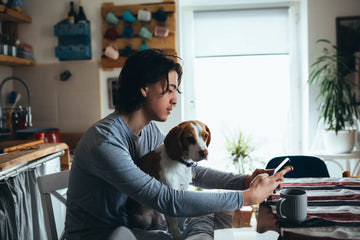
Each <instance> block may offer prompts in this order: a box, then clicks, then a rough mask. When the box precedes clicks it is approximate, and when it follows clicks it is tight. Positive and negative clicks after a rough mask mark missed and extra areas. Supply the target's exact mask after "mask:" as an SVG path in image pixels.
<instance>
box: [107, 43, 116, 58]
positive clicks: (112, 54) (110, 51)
mask: <svg viewBox="0 0 360 240" xmlns="http://www.w3.org/2000/svg"><path fill="white" fill-rule="evenodd" d="M104 54H105V56H107V57H108V58H110V59H113V60H116V59H118V58H119V50H118V49H117V47H116V46H115V45H113V44H110V45H109V46H107V47H106V48H105V52H104Z"/></svg>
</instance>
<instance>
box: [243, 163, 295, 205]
mask: <svg viewBox="0 0 360 240" xmlns="http://www.w3.org/2000/svg"><path fill="white" fill-rule="evenodd" d="M293 169H294V168H293V167H292V166H288V167H286V168H284V169H283V170H281V171H279V172H277V173H276V174H274V175H272V176H269V173H272V171H273V169H272V170H270V172H269V173H268V172H265V173H260V174H257V175H255V177H254V179H253V180H252V181H251V182H250V186H249V189H247V190H245V191H244V192H243V196H244V206H249V205H254V204H258V203H261V202H263V201H264V200H265V199H267V198H268V197H269V196H270V195H271V194H272V193H273V192H274V190H275V189H276V188H277V187H278V186H279V185H280V183H281V182H282V181H283V180H284V175H285V174H286V173H287V172H290V171H292V170H293ZM254 174H256V170H255V171H254V173H253V174H252V175H254ZM252 175H251V176H252ZM244 185H245V184H244Z"/></svg>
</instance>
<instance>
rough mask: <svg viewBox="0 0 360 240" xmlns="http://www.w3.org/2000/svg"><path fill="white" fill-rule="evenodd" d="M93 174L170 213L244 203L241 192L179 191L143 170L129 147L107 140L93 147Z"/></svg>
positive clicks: (192, 213) (227, 208) (200, 211)
mask: <svg viewBox="0 0 360 240" xmlns="http://www.w3.org/2000/svg"><path fill="white" fill-rule="evenodd" d="M92 154H93V155H94V158H93V159H101V161H94V162H93V163H91V166H93V168H92V169H93V174H96V175H97V176H98V177H99V178H102V179H103V180H104V181H106V182H108V183H109V184H110V185H112V186H113V187H114V188H116V189H117V190H118V191H121V192H124V193H125V194H127V195H128V196H130V197H131V198H133V199H136V200H137V201H139V202H141V203H142V204H144V205H146V206H148V207H150V208H153V209H155V210H157V211H159V212H162V213H164V214H166V215H168V216H183V217H191V216H199V215H204V214H209V213H213V212H221V211H231V210H235V209H239V208H241V207H242V205H243V195H242V192H240V191H231V192H221V193H220V192H196V191H177V190H174V189H172V188H170V187H168V186H167V185H165V184H163V183H161V182H159V181H158V180H156V179H155V178H153V177H151V176H149V175H148V174H146V173H144V172H143V171H142V170H141V169H139V168H138V167H137V166H136V165H135V164H134V162H133V160H132V159H131V157H130V154H129V153H128V152H127V150H126V149H124V148H120V147H119V146H115V145H114V144H112V143H111V142H103V143H101V144H99V145H97V146H96V147H95V148H93V150H92Z"/></svg>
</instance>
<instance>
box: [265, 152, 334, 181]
mask: <svg viewBox="0 0 360 240" xmlns="http://www.w3.org/2000/svg"><path fill="white" fill-rule="evenodd" d="M286 157H288V158H290V161H289V162H287V163H286V164H285V166H293V167H294V170H293V171H291V172H288V173H286V174H285V176H284V177H287V178H304V177H330V174H329V171H328V169H327V166H326V164H325V162H324V161H323V160H322V159H320V158H318V157H314V156H305V155H294V156H281V157H275V158H273V159H271V160H270V161H269V162H268V163H267V165H266V169H272V168H276V167H277V166H278V165H279V164H280V163H281V161H282V160H284V159H285V158H286Z"/></svg>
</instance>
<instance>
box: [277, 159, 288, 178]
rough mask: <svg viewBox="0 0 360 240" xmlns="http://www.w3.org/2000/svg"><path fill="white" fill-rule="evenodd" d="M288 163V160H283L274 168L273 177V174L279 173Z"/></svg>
mask: <svg viewBox="0 0 360 240" xmlns="http://www.w3.org/2000/svg"><path fill="white" fill-rule="evenodd" d="M289 161H290V158H285V159H284V160H282V162H281V163H280V164H279V165H278V166H277V167H276V168H275V170H274V173H273V175H274V174H275V173H277V172H278V171H280V169H281V168H282V167H283V166H284V165H285V164H286V163H287V162H289Z"/></svg>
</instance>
